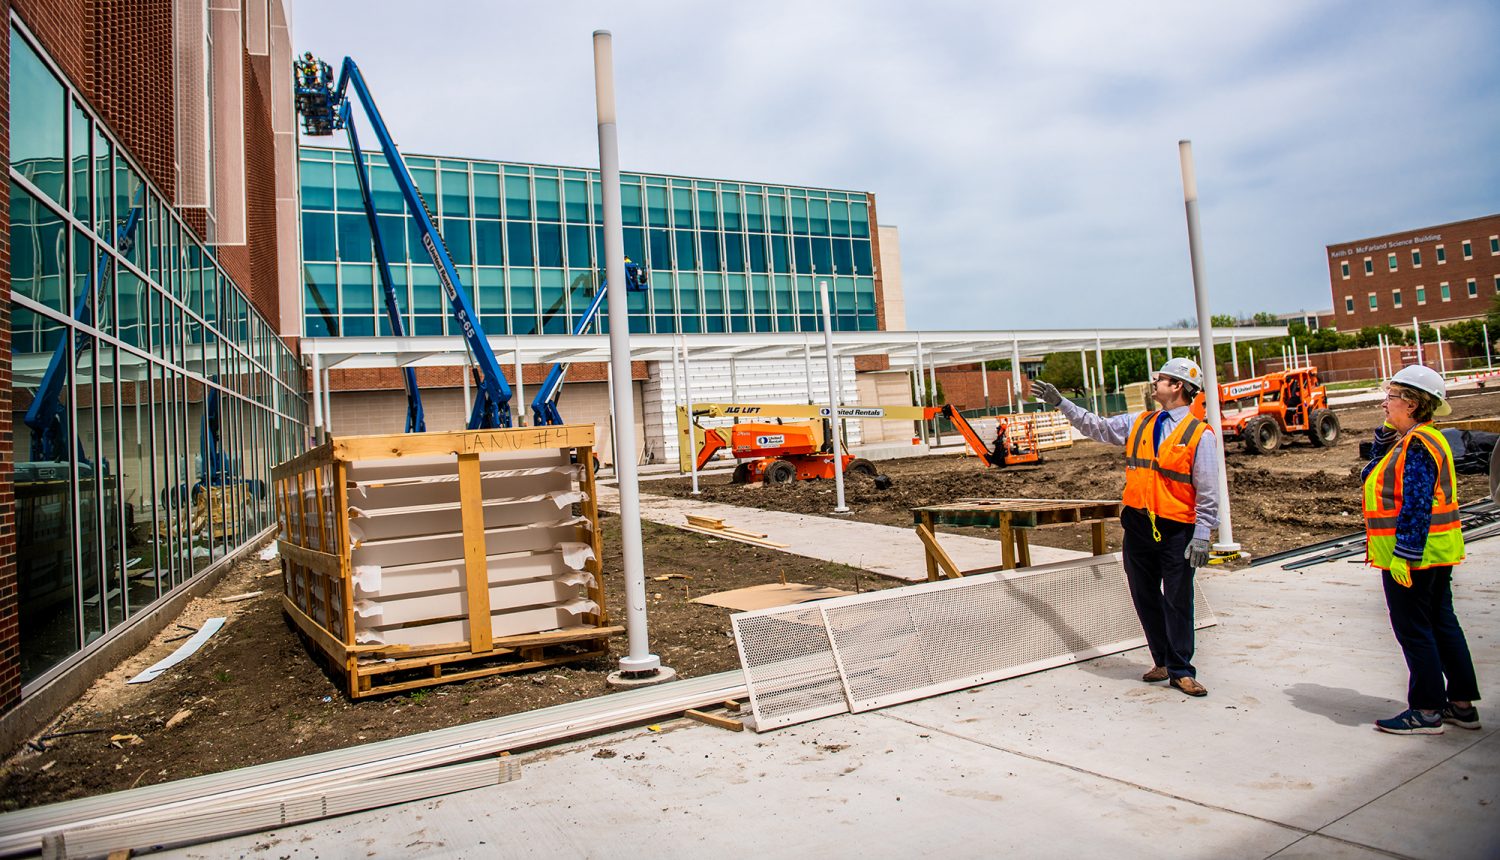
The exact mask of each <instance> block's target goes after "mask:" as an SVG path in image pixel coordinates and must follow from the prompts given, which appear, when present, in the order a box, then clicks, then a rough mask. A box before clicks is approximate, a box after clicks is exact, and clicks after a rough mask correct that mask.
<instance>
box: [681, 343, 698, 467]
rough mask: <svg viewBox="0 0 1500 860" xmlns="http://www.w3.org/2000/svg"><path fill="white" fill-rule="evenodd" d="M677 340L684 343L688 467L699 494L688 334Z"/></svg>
mask: <svg viewBox="0 0 1500 860" xmlns="http://www.w3.org/2000/svg"><path fill="white" fill-rule="evenodd" d="M677 340H678V342H679V343H681V344H682V394H683V398H684V399H685V400H686V402H687V414H688V422H687V428H688V467H689V468H690V469H692V471H693V495H695V496H696V495H699V491H698V440H697V439H695V438H693V368H692V365H691V364H689V359H688V345H687V335H685V334H679V335H678V336H677Z"/></svg>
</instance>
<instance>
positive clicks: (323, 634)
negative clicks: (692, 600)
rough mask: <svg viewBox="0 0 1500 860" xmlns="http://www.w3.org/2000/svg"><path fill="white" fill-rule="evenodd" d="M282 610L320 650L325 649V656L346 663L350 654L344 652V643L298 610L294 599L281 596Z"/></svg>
mask: <svg viewBox="0 0 1500 860" xmlns="http://www.w3.org/2000/svg"><path fill="white" fill-rule="evenodd" d="M281 609H282V611H283V612H285V613H286V614H287V617H288V618H290V619H292V622H293V623H295V624H296V625H297V627H298V628H299V629H300V630H301V631H302V632H303V633H306V634H307V636H308V638H310V639H312V640H313V642H315V643H316V644H317V645H318V647H319V648H322V649H323V652H324V653H325V654H327V655H328V656H329V657H330V658H332V659H334V660H336V661H339V662H344V661H345V659H346V658H347V657H348V654H347V652H345V650H344V643H342V642H340V641H339V640H338V638H337V637H335V636H334V635H333V634H332V633H329V632H328V631H327V630H325V629H324V628H323V625H321V624H319V623H318V622H316V621H314V620H312V618H311V617H310V616H308V614H307V613H305V612H303V611H302V610H301V609H298V608H297V604H295V603H293V602H292V599H291V598H290V597H288V596H286V595H285V594H283V595H282V596H281Z"/></svg>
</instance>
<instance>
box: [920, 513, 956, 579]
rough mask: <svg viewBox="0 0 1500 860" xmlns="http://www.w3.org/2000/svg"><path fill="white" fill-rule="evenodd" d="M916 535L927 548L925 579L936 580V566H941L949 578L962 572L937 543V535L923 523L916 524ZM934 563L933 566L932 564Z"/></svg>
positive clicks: (954, 577) (953, 577)
mask: <svg viewBox="0 0 1500 860" xmlns="http://www.w3.org/2000/svg"><path fill="white" fill-rule="evenodd" d="M917 537H918V538H920V539H921V541H922V545H923V546H925V547H926V548H927V579H928V581H929V582H933V581H936V580H937V578H938V577H937V570H936V568H942V570H943V573H944V574H945V575H946V576H947V577H948V578H949V579H959V578H961V577H962V576H963V575H964V574H963V571H961V570H959V569H958V565H956V564H954V563H953V559H952V558H951V557H950V556H949V555H948V552H947V550H945V549H943V548H942V547H941V546H939V545H938V542H937V535H936V534H934V533H933V531H932V530H931V529H930V528H928V527H927V526H926V525H925V524H923V525H919V526H917ZM934 565H935V566H934Z"/></svg>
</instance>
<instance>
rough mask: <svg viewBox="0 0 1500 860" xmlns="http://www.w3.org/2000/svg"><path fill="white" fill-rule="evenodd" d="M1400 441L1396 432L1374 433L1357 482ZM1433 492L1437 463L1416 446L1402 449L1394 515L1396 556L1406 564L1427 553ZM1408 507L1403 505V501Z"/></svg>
mask: <svg viewBox="0 0 1500 860" xmlns="http://www.w3.org/2000/svg"><path fill="white" fill-rule="evenodd" d="M1400 439H1401V434H1400V433H1398V432H1396V428H1394V427H1390V426H1383V427H1379V428H1376V430H1375V448H1374V450H1373V451H1372V452H1371V454H1370V462H1368V463H1366V464H1365V468H1364V471H1362V472H1360V475H1359V477H1360V480H1361V481H1364V480H1367V479H1368V478H1369V477H1370V472H1371V471H1372V470H1373V469H1374V468H1375V464H1376V463H1379V462H1380V458H1382V457H1384V456H1385V455H1386V454H1387V453H1388V452H1389V451H1390V450H1391V447H1392V446H1393V445H1395V444H1396V443H1397V442H1398V441H1400ZM1436 490H1437V461H1436V460H1434V459H1432V452H1431V451H1428V450H1427V446H1426V445H1423V444H1422V443H1420V442H1418V443H1417V444H1415V445H1409V446H1407V448H1406V467H1405V468H1404V469H1402V471H1401V510H1400V512H1399V513H1397V514H1396V555H1398V556H1400V557H1401V558H1404V559H1406V560H1407V561H1421V560H1422V552H1423V551H1424V550H1426V549H1427V530H1428V529H1429V528H1430V527H1431V526H1432V496H1433V493H1434V492H1436ZM1408 500H1409V501H1411V502H1412V504H1407V501H1408Z"/></svg>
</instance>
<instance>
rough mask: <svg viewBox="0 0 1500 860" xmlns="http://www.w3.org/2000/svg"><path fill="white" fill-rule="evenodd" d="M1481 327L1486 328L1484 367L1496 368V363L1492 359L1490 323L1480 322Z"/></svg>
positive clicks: (1488, 368) (1486, 368)
mask: <svg viewBox="0 0 1500 860" xmlns="http://www.w3.org/2000/svg"><path fill="white" fill-rule="evenodd" d="M1479 327H1480V328H1481V329H1483V330H1484V369H1485V370H1494V369H1495V363H1494V362H1493V361H1491V360H1490V324H1489V323H1487V322H1484V323H1480V324H1479Z"/></svg>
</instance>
